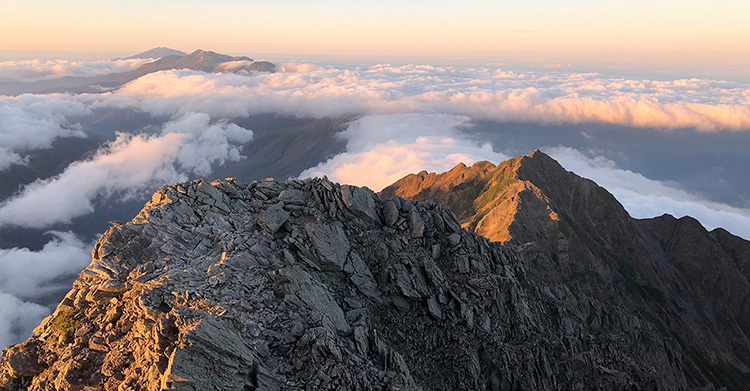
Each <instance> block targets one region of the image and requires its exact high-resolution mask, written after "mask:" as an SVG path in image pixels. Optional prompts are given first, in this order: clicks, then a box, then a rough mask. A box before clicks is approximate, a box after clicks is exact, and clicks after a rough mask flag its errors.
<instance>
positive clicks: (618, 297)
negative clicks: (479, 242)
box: [381, 151, 750, 389]
mask: <svg viewBox="0 0 750 391" xmlns="http://www.w3.org/2000/svg"><path fill="white" fill-rule="evenodd" d="M396 195H398V196H401V197H404V198H407V199H413V200H419V201H421V202H426V201H430V200H433V201H437V202H441V203H444V204H447V205H449V206H450V207H451V208H452V209H453V211H454V212H455V213H456V215H457V216H458V219H459V222H460V223H461V225H462V226H463V227H465V228H467V229H469V230H472V231H474V232H475V233H477V234H480V235H482V236H484V237H487V238H490V239H491V240H493V241H498V242H502V243H505V244H506V245H510V246H514V247H515V248H517V250H518V251H519V252H520V253H521V255H522V258H523V259H524V262H525V270H526V272H527V273H528V274H529V275H530V278H531V279H532V280H534V281H538V282H541V283H543V284H545V285H546V286H548V287H550V288H552V287H555V286H558V287H559V286H563V285H564V286H565V287H566V289H571V294H572V296H574V297H581V296H583V297H596V298H598V299H599V300H602V301H604V302H607V303H612V304H614V305H616V306H617V307H618V308H621V309H623V310H624V311H625V312H627V313H630V314H635V315H636V316H637V317H638V318H639V319H640V320H641V321H642V322H644V323H648V324H650V325H652V326H654V327H655V328H656V329H657V330H659V334H661V335H662V336H663V337H665V338H674V339H675V340H677V342H678V344H679V347H680V350H682V358H681V365H683V366H684V374H685V377H686V379H687V381H688V385H690V386H692V387H702V386H705V385H707V384H708V383H713V384H714V385H715V386H716V387H717V388H718V387H720V386H728V387H729V389H748V388H750V375H748V367H750V353H748V352H750V339H749V338H748V335H750V306H749V305H748V299H750V272H748V270H750V268H749V267H748V265H750V242H748V241H746V240H743V239H742V238H739V237H737V236H734V235H732V234H730V233H728V232H727V231H725V230H723V229H716V230H714V231H711V232H709V231H707V230H706V229H705V228H703V227H702V226H701V225H700V223H699V222H698V221H697V220H695V219H692V218H690V217H683V218H680V219H676V218H674V217H672V216H669V215H664V216H661V217H656V218H653V219H646V220H636V219H633V218H631V217H630V216H629V215H628V213H627V212H626V211H625V209H624V208H623V207H622V205H620V203H619V202H617V200H616V199H615V198H614V197H613V196H612V195H611V194H610V193H609V192H608V191H607V190H605V189H604V188H602V187H599V186H598V185H597V184H596V183H594V182H592V181H590V180H588V179H585V178H581V177H579V176H578V175H576V174H574V173H572V172H568V171H566V170H565V169H563V167H561V166H560V165H559V164H558V163H557V162H556V161H555V160H553V159H552V158H550V157H549V156H547V155H546V154H544V153H543V152H541V151H535V152H534V153H532V154H531V155H529V156H521V157H518V158H515V159H511V160H508V161H505V162H502V163H500V164H498V165H497V166H495V165H494V164H491V163H489V162H479V163H476V164H474V165H473V166H471V167H466V166H465V165H462V164H460V165H458V166H456V167H454V168H453V169H452V170H450V171H448V172H445V173H442V174H436V173H427V172H421V173H418V174H412V175H409V176H406V177H404V178H403V179H401V180H399V181H397V182H396V183H394V184H393V185H391V186H389V187H387V188H385V189H383V191H382V192H381V196H382V197H383V198H390V197H393V196H396ZM588 321H589V322H593V323H592V324H595V323H599V322H606V320H604V319H601V320H596V319H593V318H589V319H588Z"/></svg>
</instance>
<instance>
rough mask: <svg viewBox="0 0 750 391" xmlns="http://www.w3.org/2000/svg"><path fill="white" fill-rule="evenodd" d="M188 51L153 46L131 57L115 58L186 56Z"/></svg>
mask: <svg viewBox="0 0 750 391" xmlns="http://www.w3.org/2000/svg"><path fill="white" fill-rule="evenodd" d="M185 55H187V53H185V52H183V51H182V50H176V49H170V48H165V47H162V46H160V47H158V48H153V49H151V50H146V51H145V52H142V53H138V54H134V55H132V56H130V57H125V58H119V57H118V58H115V59H114V60H115V61H116V60H135V59H139V58H162V57H166V56H185Z"/></svg>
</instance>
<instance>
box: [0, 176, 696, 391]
mask: <svg viewBox="0 0 750 391" xmlns="http://www.w3.org/2000/svg"><path fill="white" fill-rule="evenodd" d="M34 333H35V334H34V336H33V337H32V338H30V339H29V340H27V341H25V342H23V343H21V344H19V345H15V346H12V347H10V348H8V349H7V350H6V351H5V352H4V353H3V356H2V359H0V390H46V389H59V390H85V389H90V390H94V389H97V390H98V389H104V390H125V389H127V390H256V389H257V390H343V389H347V390H458V389H467V390H468V389H472V390H521V389H533V390H555V389H557V390H612V389H639V390H640V389H659V390H681V389H685V387H686V383H685V378H684V376H683V368H682V366H681V363H682V362H683V360H682V357H681V350H680V348H679V346H678V345H677V343H676V342H675V340H673V339H671V338H667V337H663V336H662V335H660V333H659V332H657V330H656V329H655V327H654V326H653V325H652V324H651V323H649V322H644V321H642V320H641V319H640V318H639V317H637V316H634V315H633V314H631V313H629V312H628V311H625V310H623V309H622V308H619V307H618V306H616V305H613V304H612V303H610V302H608V301H606V300H601V299H599V298H597V297H596V296H595V295H582V294H576V293H573V290H572V289H571V288H570V287H568V286H567V285H566V284H565V283H564V282H560V283H558V284H554V285H546V284H544V283H541V282H539V281H537V280H535V279H534V278H533V275H532V274H530V273H528V270H527V269H526V265H525V261H524V260H523V259H522V258H521V257H520V256H519V254H518V253H517V252H516V251H515V250H514V249H513V248H511V247H509V246H504V245H502V244H499V243H491V242H490V241H489V240H487V239H486V238H483V237H481V236H478V235H476V234H474V233H470V232H468V231H466V230H464V229H462V228H461V227H460V225H459V221H458V219H457V218H456V216H455V215H454V214H453V213H452V212H451V211H450V210H449V209H448V208H447V207H445V206H441V205H439V204H436V203H431V202H428V203H419V202H409V201H406V200H404V199H401V198H399V197H394V198H392V199H391V200H387V201H383V200H381V199H380V198H378V197H377V195H375V194H374V193H372V192H371V191H370V190H368V189H366V188H357V187H352V186H340V185H338V184H333V183H331V182H329V181H328V180H327V179H325V178H324V179H311V180H306V181H298V180H292V181H289V182H286V183H282V182H276V181H264V182H259V183H257V182H254V183H252V184H249V185H243V184H240V183H237V182H235V181H233V180H224V181H215V182H212V183H208V182H206V181H195V182H190V183H179V184H176V185H174V186H169V187H165V188H163V189H161V190H159V191H158V192H157V193H156V194H154V196H153V199H152V200H151V201H150V202H149V203H147V204H146V206H145V207H144V209H143V210H142V211H141V212H140V214H138V215H137V216H136V217H135V218H134V219H133V220H132V221H130V222H129V223H127V224H113V225H112V227H111V228H110V229H109V230H108V231H107V232H106V233H105V234H104V235H103V236H102V237H101V239H100V240H99V241H98V242H97V244H96V247H95V248H94V250H93V260H92V262H91V264H90V265H89V266H88V267H87V268H86V269H85V270H84V271H83V272H82V273H81V274H80V277H79V279H78V280H77V281H76V282H75V284H74V286H73V289H72V290H71V291H70V292H69V294H68V295H67V296H66V298H65V299H64V300H63V301H62V303H60V305H59V307H58V308H57V310H56V311H55V312H54V314H53V315H51V316H50V317H48V318H47V319H45V320H44V321H43V322H42V324H41V325H40V326H39V327H38V328H37V329H35V331H34Z"/></svg>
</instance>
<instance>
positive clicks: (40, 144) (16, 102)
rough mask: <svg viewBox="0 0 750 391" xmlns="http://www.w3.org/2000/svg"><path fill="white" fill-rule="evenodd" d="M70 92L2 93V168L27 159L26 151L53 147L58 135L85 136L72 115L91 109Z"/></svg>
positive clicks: (0, 170) (0, 123) (0, 102)
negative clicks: (70, 118) (70, 96)
mask: <svg viewBox="0 0 750 391" xmlns="http://www.w3.org/2000/svg"><path fill="white" fill-rule="evenodd" d="M89 112H90V110H89V108H88V107H87V106H86V105H84V104H83V103H80V102H76V101H74V100H72V99H69V97H68V96H64V95H63V96H61V95H55V96H51V95H50V96H48V95H21V96H18V97H13V98H10V97H3V96H0V172H2V171H3V170H5V169H7V168H8V167H10V166H11V165H12V164H23V163H24V162H25V156H24V152H25V151H29V150H36V149H44V148H49V147H50V146H51V145H52V142H53V141H54V140H55V139H56V138H58V137H85V135H84V133H83V132H81V127H80V125H78V124H70V123H68V119H67V118H68V117H70V116H76V115H84V114H87V113H89Z"/></svg>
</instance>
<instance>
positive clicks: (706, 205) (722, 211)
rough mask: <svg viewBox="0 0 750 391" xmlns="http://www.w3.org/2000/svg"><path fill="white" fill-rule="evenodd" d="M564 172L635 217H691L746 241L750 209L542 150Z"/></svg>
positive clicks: (610, 165) (602, 161) (597, 160)
mask: <svg viewBox="0 0 750 391" xmlns="http://www.w3.org/2000/svg"><path fill="white" fill-rule="evenodd" d="M545 152H546V153H548V154H549V155H550V156H551V157H552V158H554V159H555V160H557V161H558V162H559V163H560V164H561V165H562V166H563V167H565V169H566V170H569V171H573V172H575V173H576V174H578V175H580V176H582V177H585V178H589V179H591V180H593V181H594V182H596V183H597V184H599V185H600V186H602V187H604V188H606V189H607V190H608V191H609V192H610V193H612V195H614V196H615V198H617V200H618V201H620V203H622V205H623V206H624V207H625V209H626V210H627V211H628V213H630V215H631V216H633V217H635V218H649V217H654V216H660V215H662V214H664V213H669V214H671V215H673V216H675V217H683V216H692V217H694V218H696V219H697V220H698V221H700V222H701V224H703V226H704V227H706V228H707V229H709V230H712V229H714V228H717V227H722V228H725V229H726V230H728V231H729V232H731V233H733V234H735V235H738V236H741V237H743V238H746V239H750V209H744V208H735V207H731V206H728V205H725V204H721V203H717V202H711V201H708V200H706V199H704V198H702V197H700V196H698V195H696V194H692V193H690V192H687V191H685V190H682V189H679V188H678V187H677V186H676V185H675V184H668V183H664V182H660V181H656V180H653V179H649V178H646V177H644V176H643V175H641V174H638V173H635V172H632V171H629V170H623V169H621V168H618V167H617V165H616V164H615V162H613V161H611V160H609V159H607V158H605V157H602V156H593V157H589V156H587V155H585V154H583V153H581V152H580V151H578V150H575V149H572V148H567V147H555V148H548V149H545Z"/></svg>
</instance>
